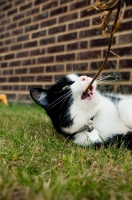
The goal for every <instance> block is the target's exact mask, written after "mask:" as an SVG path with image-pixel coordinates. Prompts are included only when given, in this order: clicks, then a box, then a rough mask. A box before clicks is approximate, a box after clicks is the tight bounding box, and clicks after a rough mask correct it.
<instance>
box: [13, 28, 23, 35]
mask: <svg viewBox="0 0 132 200" xmlns="http://www.w3.org/2000/svg"><path fill="white" fill-rule="evenodd" d="M22 32H23V29H20V28H19V29H17V30H14V31H12V35H19V34H22Z"/></svg>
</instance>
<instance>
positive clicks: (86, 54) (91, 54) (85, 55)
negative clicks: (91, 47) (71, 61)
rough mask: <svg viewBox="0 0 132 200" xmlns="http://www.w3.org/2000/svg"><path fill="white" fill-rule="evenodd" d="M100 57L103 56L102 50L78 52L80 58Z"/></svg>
mask: <svg viewBox="0 0 132 200" xmlns="http://www.w3.org/2000/svg"><path fill="white" fill-rule="evenodd" d="M100 57H101V51H86V52H81V53H78V55H77V59H78V60H85V59H92V58H100Z"/></svg>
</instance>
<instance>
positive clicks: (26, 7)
mask: <svg viewBox="0 0 132 200" xmlns="http://www.w3.org/2000/svg"><path fill="white" fill-rule="evenodd" d="M31 6H32V2H30V3H28V4H26V5H24V6H21V7H20V11H22V10H26V9H28V8H31Z"/></svg>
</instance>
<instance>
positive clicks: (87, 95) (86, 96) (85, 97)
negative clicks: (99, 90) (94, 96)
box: [82, 94, 91, 100]
mask: <svg viewBox="0 0 132 200" xmlns="http://www.w3.org/2000/svg"><path fill="white" fill-rule="evenodd" d="M85 99H88V100H91V95H89V94H83V95H82V100H85Z"/></svg>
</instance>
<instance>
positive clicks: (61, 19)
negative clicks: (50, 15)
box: [59, 13, 78, 23]
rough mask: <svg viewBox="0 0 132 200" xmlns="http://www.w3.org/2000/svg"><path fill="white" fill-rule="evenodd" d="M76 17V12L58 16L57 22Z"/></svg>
mask: <svg viewBox="0 0 132 200" xmlns="http://www.w3.org/2000/svg"><path fill="white" fill-rule="evenodd" d="M77 18H78V13H72V14H67V15H64V16H62V17H59V23H63V22H67V21H70V20H74V19H77Z"/></svg>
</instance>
